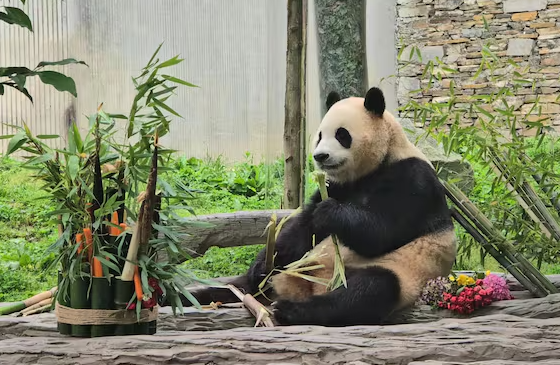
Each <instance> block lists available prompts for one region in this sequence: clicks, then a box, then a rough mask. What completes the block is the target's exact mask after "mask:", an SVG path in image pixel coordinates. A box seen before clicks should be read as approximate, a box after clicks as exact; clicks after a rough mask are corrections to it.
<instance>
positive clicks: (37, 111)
mask: <svg viewBox="0 0 560 365" xmlns="http://www.w3.org/2000/svg"><path fill="white" fill-rule="evenodd" d="M0 5H9V6H19V7H21V8H23V9H24V10H25V11H26V13H27V14H28V15H29V17H30V19H31V21H32V22H33V30H34V31H33V33H31V32H30V31H29V30H27V29H24V28H21V27H19V26H15V25H7V24H5V23H3V22H0V65H2V66H3V67H5V66H26V67H29V68H31V69H33V68H34V67H35V66H36V65H37V64H38V63H39V62H40V61H53V60H58V59H63V58H66V57H67V55H68V50H67V47H66V42H65V34H66V33H67V30H66V24H65V21H64V14H65V12H66V5H67V4H66V1H65V0H62V1H51V0H35V1H31V2H27V3H26V5H25V6H22V5H21V3H20V2H14V1H11V2H9V1H6V0H0ZM59 69H61V70H64V67H59ZM26 86H27V88H28V89H29V92H30V94H31V95H32V96H33V98H34V102H33V103H31V102H30V101H29V99H27V98H26V97H25V96H23V95H22V94H21V93H19V92H18V91H15V90H12V89H9V90H6V92H5V94H4V96H2V97H0V122H2V123H9V124H17V125H22V124H23V123H24V122H25V123H27V124H28V125H29V126H30V128H31V129H32V130H33V132H34V133H36V134H57V133H60V132H61V130H62V131H63V130H64V128H63V126H64V111H65V108H66V106H67V104H68V102H69V100H70V97H69V95H68V94H62V93H59V92H56V91H55V90H54V88H52V87H51V86H46V85H44V84H42V83H41V82H40V81H39V80H38V78H37V77H33V78H29V79H28V80H27V84H26ZM1 131H2V134H3V135H5V134H12V133H13V129H12V128H10V127H7V126H5V125H4V124H2V127H1ZM49 142H51V141H49ZM52 142H54V141H52ZM7 143H8V142H7V141H6V140H3V141H2V144H1V147H2V152H5V149H6V147H7Z"/></svg>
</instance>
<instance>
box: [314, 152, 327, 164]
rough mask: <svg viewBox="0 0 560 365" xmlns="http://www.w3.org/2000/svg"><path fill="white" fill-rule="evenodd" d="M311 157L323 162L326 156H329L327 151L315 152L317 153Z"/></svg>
mask: <svg viewBox="0 0 560 365" xmlns="http://www.w3.org/2000/svg"><path fill="white" fill-rule="evenodd" d="M313 158H314V159H315V161H317V162H325V161H326V160H327V158H329V154H328V153H317V154H315V155H313Z"/></svg>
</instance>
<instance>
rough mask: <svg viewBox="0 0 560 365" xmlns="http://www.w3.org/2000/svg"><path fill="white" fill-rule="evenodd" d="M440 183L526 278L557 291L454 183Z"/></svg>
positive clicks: (549, 290) (455, 202)
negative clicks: (520, 269) (517, 265)
mask: <svg viewBox="0 0 560 365" xmlns="http://www.w3.org/2000/svg"><path fill="white" fill-rule="evenodd" d="M442 183H443V185H444V187H445V189H446V194H447V196H448V197H449V198H450V199H451V201H452V202H453V203H454V204H455V205H456V206H457V207H458V208H459V209H460V210H461V211H462V212H463V213H465V214H466V215H467V217H468V218H469V219H470V220H471V221H472V222H473V223H474V224H475V226H477V227H478V229H479V230H480V231H481V233H482V234H483V235H485V236H486V237H488V239H489V240H490V241H494V244H495V245H496V247H498V248H499V251H501V252H503V254H505V255H507V256H508V257H509V259H510V260H511V261H512V263H513V264H519V266H520V268H522V269H523V270H522V271H524V274H525V275H526V276H527V277H528V278H531V277H533V280H534V281H533V280H532V281H533V283H534V284H535V285H539V286H542V287H544V288H546V289H547V291H548V293H549V294H552V293H558V289H557V288H556V287H555V286H554V285H553V284H552V283H551V282H550V281H549V280H548V279H547V278H546V277H545V276H544V275H542V274H541V273H540V272H539V271H538V270H536V269H535V268H534V267H533V265H531V263H530V262H529V261H528V260H527V259H526V258H525V257H524V256H523V255H521V254H519V253H518V252H517V250H515V247H514V246H513V244H512V243H511V242H509V241H508V240H507V239H506V238H505V237H504V236H503V235H502V234H501V233H500V232H499V231H498V230H496V229H495V227H494V226H493V225H492V223H491V222H490V220H489V219H488V218H486V216H484V214H482V213H481V212H480V211H479V210H478V209H477V208H476V206H475V205H474V204H473V203H472V202H471V201H470V200H469V199H468V198H467V197H466V196H465V195H464V194H463V193H462V192H461V191H460V190H459V189H458V188H457V187H456V186H455V185H453V184H451V183H449V182H447V181H442ZM516 261H517V262H516Z"/></svg>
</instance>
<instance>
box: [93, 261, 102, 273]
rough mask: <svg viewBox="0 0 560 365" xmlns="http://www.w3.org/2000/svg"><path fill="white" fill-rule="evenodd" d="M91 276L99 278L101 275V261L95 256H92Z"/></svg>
mask: <svg viewBox="0 0 560 365" xmlns="http://www.w3.org/2000/svg"><path fill="white" fill-rule="evenodd" d="M93 277H94V278H101V277H103V266H101V261H99V259H98V258H97V257H94V258H93Z"/></svg>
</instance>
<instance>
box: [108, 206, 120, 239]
mask: <svg viewBox="0 0 560 365" xmlns="http://www.w3.org/2000/svg"><path fill="white" fill-rule="evenodd" d="M111 223H113V224H114V225H115V226H118V225H119V213H118V212H113V217H112V219H111ZM115 226H111V228H110V229H109V234H110V235H111V236H118V235H119V229H118V228H117V227H115Z"/></svg>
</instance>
